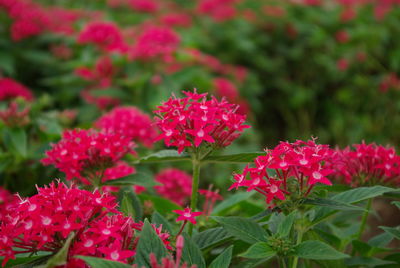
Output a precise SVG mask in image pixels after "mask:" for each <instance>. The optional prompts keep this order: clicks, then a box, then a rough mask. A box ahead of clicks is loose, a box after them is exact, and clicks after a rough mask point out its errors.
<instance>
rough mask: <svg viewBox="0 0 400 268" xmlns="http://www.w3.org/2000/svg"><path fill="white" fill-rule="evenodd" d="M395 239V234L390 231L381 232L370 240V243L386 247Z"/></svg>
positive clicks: (374, 245)
mask: <svg viewBox="0 0 400 268" xmlns="http://www.w3.org/2000/svg"><path fill="white" fill-rule="evenodd" d="M392 240H393V236H392V235H391V234H389V233H386V232H384V233H381V234H378V235H377V236H374V237H373V238H371V239H370V240H369V241H368V245H370V246H373V247H385V246H387V244H389V243H390V242H391V241H392Z"/></svg>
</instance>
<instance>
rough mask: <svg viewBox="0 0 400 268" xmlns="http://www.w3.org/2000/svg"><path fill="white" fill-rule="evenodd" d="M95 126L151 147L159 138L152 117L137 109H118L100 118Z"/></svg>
mask: <svg viewBox="0 0 400 268" xmlns="http://www.w3.org/2000/svg"><path fill="white" fill-rule="evenodd" d="M95 126H96V127H98V128H100V129H102V130H103V131H105V132H113V133H119V134H123V135H125V136H127V137H130V138H131V139H132V140H134V141H135V142H140V143H143V144H144V145H145V146H147V147H151V146H152V145H153V143H154V141H155V139H156V137H157V131H156V129H155V127H154V126H153V122H152V120H151V119H150V116H148V115H147V114H145V113H144V112H142V111H141V110H139V109H138V108H136V107H133V106H132V107H117V108H114V109H113V110H111V111H110V112H109V113H107V114H105V115H103V116H102V117H100V118H99V119H98V120H97V121H96V123H95Z"/></svg>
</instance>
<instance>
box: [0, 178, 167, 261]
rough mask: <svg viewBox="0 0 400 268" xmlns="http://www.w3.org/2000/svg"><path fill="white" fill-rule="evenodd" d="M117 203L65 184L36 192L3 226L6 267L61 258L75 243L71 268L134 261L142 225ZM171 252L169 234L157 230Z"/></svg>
mask: <svg viewBox="0 0 400 268" xmlns="http://www.w3.org/2000/svg"><path fill="white" fill-rule="evenodd" d="M116 207H117V203H116V202H115V198H114V197H112V196H110V195H107V194H102V195H101V194H100V193H99V192H98V191H95V192H89V191H85V190H80V189H78V188H76V187H74V186H72V187H68V186H66V185H65V184H63V183H55V182H53V183H51V184H50V185H49V186H48V187H46V186H45V187H43V188H38V194H36V195H34V196H32V197H30V198H26V199H23V198H21V200H20V202H16V203H14V205H13V208H12V209H11V210H9V213H8V214H7V215H6V216H5V219H4V220H3V221H2V222H1V225H0V256H4V257H5V258H4V260H3V265H4V264H6V263H7V261H8V260H9V259H14V258H15V255H17V254H20V253H32V254H34V253H36V252H38V251H45V252H50V253H57V252H58V251H59V250H61V248H62V247H63V246H64V245H65V243H67V240H69V239H72V240H71V241H72V242H70V243H71V244H70V245H69V250H68V256H67V259H66V262H67V264H66V265H65V266H63V267H85V265H84V263H83V261H81V260H78V259H76V258H74V256H78V255H83V256H96V257H102V258H106V259H110V260H114V261H120V262H128V261H130V260H131V259H132V257H133V256H134V255H135V247H136V245H137V242H138V237H136V236H135V235H136V232H137V231H140V230H141V229H142V227H143V223H142V222H139V223H135V222H134V221H133V219H132V218H131V217H125V216H123V215H122V214H121V213H120V212H118V211H117V210H116ZM153 229H154V230H155V231H156V234H157V235H158V236H159V237H160V239H161V241H163V243H164V245H165V246H166V247H167V248H171V247H170V246H169V241H168V237H169V235H168V234H167V233H163V232H162V230H161V228H156V227H155V226H153Z"/></svg>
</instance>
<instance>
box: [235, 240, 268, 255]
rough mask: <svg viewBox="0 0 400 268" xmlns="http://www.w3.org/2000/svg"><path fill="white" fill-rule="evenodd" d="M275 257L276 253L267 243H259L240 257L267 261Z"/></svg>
mask: <svg viewBox="0 0 400 268" xmlns="http://www.w3.org/2000/svg"><path fill="white" fill-rule="evenodd" d="M275 255H276V252H275V251H274V250H273V249H272V248H271V247H270V246H269V245H268V244H267V243H264V242H259V243H256V244H254V245H252V246H251V247H250V248H249V249H248V250H247V251H246V252H245V253H242V254H240V255H239V256H241V257H244V258H248V259H265V258H271V257H273V256H275Z"/></svg>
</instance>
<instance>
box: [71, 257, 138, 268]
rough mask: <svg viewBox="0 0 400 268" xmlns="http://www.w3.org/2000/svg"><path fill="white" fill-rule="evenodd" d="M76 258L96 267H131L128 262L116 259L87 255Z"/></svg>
mask: <svg viewBox="0 0 400 268" xmlns="http://www.w3.org/2000/svg"><path fill="white" fill-rule="evenodd" d="M76 258H78V259H82V260H84V261H85V262H86V263H87V264H89V265H90V266H91V267H96V268H132V266H130V265H128V264H125V263H122V262H117V261H110V260H106V259H102V258H95V257H89V256H77V257H76Z"/></svg>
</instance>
